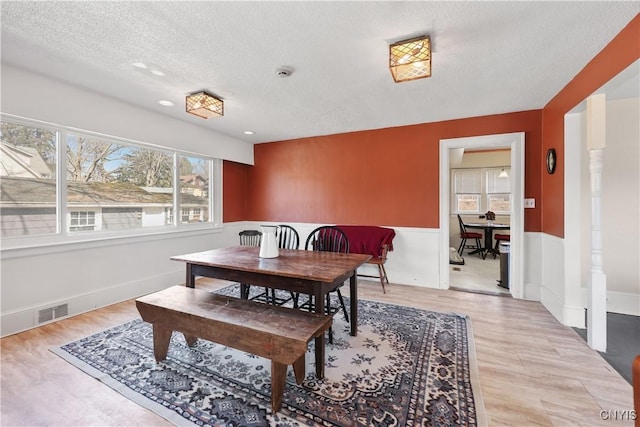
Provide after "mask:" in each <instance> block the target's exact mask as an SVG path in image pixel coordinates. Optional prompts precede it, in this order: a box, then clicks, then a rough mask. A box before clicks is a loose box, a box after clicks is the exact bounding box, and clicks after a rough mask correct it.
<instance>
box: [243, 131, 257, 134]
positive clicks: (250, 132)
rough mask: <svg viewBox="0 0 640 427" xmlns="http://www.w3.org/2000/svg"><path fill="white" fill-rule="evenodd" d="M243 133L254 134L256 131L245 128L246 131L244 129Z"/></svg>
mask: <svg viewBox="0 0 640 427" xmlns="http://www.w3.org/2000/svg"><path fill="white" fill-rule="evenodd" d="M242 133H244V134H245V135H253V134H254V133H255V132H254V131H252V130H245V131H244V132H242Z"/></svg>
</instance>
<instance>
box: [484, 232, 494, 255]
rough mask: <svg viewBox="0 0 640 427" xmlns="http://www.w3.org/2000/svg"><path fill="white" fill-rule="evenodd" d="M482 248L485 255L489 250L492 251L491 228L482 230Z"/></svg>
mask: <svg viewBox="0 0 640 427" xmlns="http://www.w3.org/2000/svg"><path fill="white" fill-rule="evenodd" d="M484 250H485V251H486V252H487V255H488V254H489V252H491V253H493V229H492V228H486V229H485V230H484Z"/></svg>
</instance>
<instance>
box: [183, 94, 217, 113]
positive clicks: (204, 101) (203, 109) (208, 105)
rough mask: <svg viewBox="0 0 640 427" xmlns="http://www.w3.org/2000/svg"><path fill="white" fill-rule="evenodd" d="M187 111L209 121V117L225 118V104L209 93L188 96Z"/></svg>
mask: <svg viewBox="0 0 640 427" xmlns="http://www.w3.org/2000/svg"><path fill="white" fill-rule="evenodd" d="M186 110H187V113H190V114H193V115H195V116H198V117H202V118H203V119H208V118H209V117H216V116H223V115H224V103H223V102H222V100H221V99H218V98H216V97H215V96H213V95H210V94H208V93H207V92H204V91H203V92H196V93H192V94H191V95H187V102H186Z"/></svg>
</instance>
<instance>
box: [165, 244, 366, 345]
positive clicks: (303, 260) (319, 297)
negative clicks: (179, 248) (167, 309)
mask: <svg viewBox="0 0 640 427" xmlns="http://www.w3.org/2000/svg"><path fill="white" fill-rule="evenodd" d="M259 253H260V248H259V247H254V246H233V247H227V248H220V249H212V250H209V251H204V252H196V253H191V254H186V255H177V256H173V257H171V259H172V260H175V261H182V262H184V263H186V265H187V275H186V280H185V285H186V286H188V287H191V288H193V287H195V283H196V280H195V278H196V276H204V277H211V278H216V279H223V280H230V281H234V282H238V283H243V284H249V285H257V286H264V287H268V288H273V289H283V290H286V291H291V292H297V293H303V294H307V295H313V296H314V297H315V311H316V313H324V310H325V305H324V304H325V303H324V301H325V297H326V295H327V294H328V293H329V292H331V291H333V290H334V289H336V288H337V287H339V286H340V285H342V284H343V283H344V282H345V281H346V280H349V300H350V315H351V316H350V326H351V335H352V336H356V335H357V333H358V279H357V269H358V267H360V266H361V265H362V264H364V263H366V262H367V261H368V260H369V259H370V258H371V255H364V254H352V253H338V252H322V251H306V250H294V249H280V250H279V256H278V257H276V258H261V257H260V256H259Z"/></svg>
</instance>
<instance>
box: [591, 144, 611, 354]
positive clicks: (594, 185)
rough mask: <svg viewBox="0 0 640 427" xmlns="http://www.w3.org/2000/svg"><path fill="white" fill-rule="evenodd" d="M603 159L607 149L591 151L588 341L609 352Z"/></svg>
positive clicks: (596, 348)
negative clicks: (602, 201)
mask: <svg viewBox="0 0 640 427" xmlns="http://www.w3.org/2000/svg"><path fill="white" fill-rule="evenodd" d="M602 157H603V150H591V151H590V152H589V170H590V171H591V284H590V285H591V286H589V310H588V317H587V342H588V343H589V346H590V347H591V348H593V349H594V350H597V351H602V352H605V351H607V276H606V275H605V274H604V271H603V269H602V226H601V224H602V218H601V207H600V203H601V199H602Z"/></svg>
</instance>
